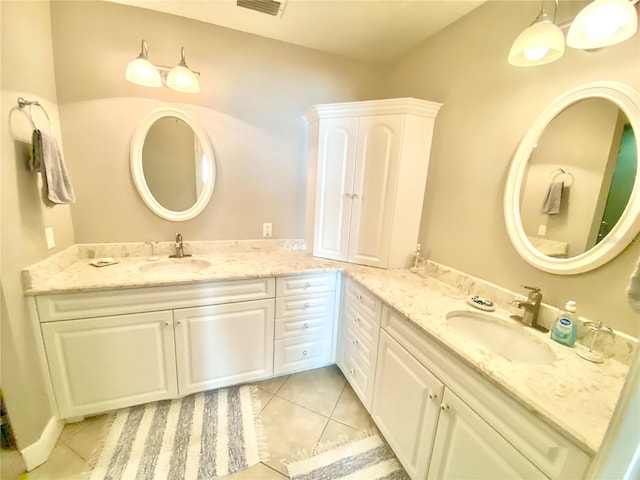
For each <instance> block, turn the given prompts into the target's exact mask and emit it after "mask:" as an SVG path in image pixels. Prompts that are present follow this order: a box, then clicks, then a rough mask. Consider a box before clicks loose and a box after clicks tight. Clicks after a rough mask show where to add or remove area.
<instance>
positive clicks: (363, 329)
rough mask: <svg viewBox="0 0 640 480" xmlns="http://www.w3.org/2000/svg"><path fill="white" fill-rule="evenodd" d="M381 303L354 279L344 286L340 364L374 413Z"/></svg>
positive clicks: (345, 374) (365, 404)
mask: <svg viewBox="0 0 640 480" xmlns="http://www.w3.org/2000/svg"><path fill="white" fill-rule="evenodd" d="M381 313H382V302H381V301H380V300H378V299H377V298H376V297H375V296H374V295H372V294H371V293H369V292H368V291H367V290H366V289H364V288H363V287H361V286H360V285H359V284H358V283H356V282H355V281H353V280H351V279H348V280H347V281H346V283H345V288H344V305H343V310H342V323H341V325H342V326H341V347H340V353H339V355H338V366H339V367H340V368H341V370H342V373H343V374H344V376H345V377H346V378H347V380H348V381H349V383H350V384H351V386H352V387H353V390H354V391H355V392H356V394H357V395H358V397H359V398H360V401H361V402H362V404H363V405H364V406H365V408H366V409H367V411H369V412H371V400H372V398H373V380H374V376H375V372H376V358H377V355H378V339H379V337H380V316H381Z"/></svg>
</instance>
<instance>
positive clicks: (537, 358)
mask: <svg viewBox="0 0 640 480" xmlns="http://www.w3.org/2000/svg"><path fill="white" fill-rule="evenodd" d="M447 322H448V323H449V326H450V327H451V328H452V329H453V330H454V331H455V332H456V333H457V334H459V335H462V336H464V337H467V338H468V339H470V340H472V341H474V342H475V343H477V344H478V345H480V346H481V347H483V348H485V349H487V350H489V351H491V352H493V353H496V354H498V355H500V356H501V357H504V358H506V359H507V360H511V361H513V362H519V363H533V364H539V365H550V364H552V363H553V362H554V361H555V359H556V356H555V354H554V353H553V351H552V350H551V348H550V347H549V346H548V345H546V344H545V343H544V341H542V340H541V339H538V338H536V337H535V336H534V335H533V334H532V333H529V332H527V330H526V329H525V327H523V326H522V325H520V324H519V323H517V322H515V321H514V320H507V319H504V318H502V317H499V316H497V315H492V314H489V313H484V312H473V311H468V310H456V311H453V312H449V313H448V314H447Z"/></svg>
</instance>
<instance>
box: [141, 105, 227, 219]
mask: <svg viewBox="0 0 640 480" xmlns="http://www.w3.org/2000/svg"><path fill="white" fill-rule="evenodd" d="M131 174H132V176H133V182H134V184H135V186H136V189H137V190H138V193H139V194H140V196H141V198H142V200H143V201H144V203H145V204H146V205H147V206H148V207H149V208H150V209H151V211H152V212H154V213H155V214H157V215H159V216H160V217H162V218H164V219H167V220H173V221H185V220H190V219H192V218H194V217H195V216H197V215H198V214H200V213H201V212H202V210H204V208H205V207H206V206H207V204H208V203H209V200H210V199H211V195H212V194H213V189H214V186H215V179H216V167H215V159H214V155H213V148H212V147H211V143H210V141H209V138H208V136H207V134H206V132H205V130H204V129H203V128H202V126H201V125H200V124H199V123H198V122H197V121H196V120H195V119H193V117H191V116H190V115H188V114H187V113H186V112H184V111H182V110H180V109H177V108H174V107H162V108H158V109H156V110H154V111H152V112H151V113H150V114H149V115H147V117H145V118H144V119H143V121H142V122H141V123H140V125H139V126H138V128H137V129H136V131H135V132H134V135H133V140H132V142H131Z"/></svg>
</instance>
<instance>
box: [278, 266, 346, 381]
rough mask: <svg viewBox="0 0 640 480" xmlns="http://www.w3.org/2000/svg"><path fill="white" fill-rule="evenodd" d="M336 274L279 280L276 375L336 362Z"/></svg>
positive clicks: (315, 274)
mask: <svg viewBox="0 0 640 480" xmlns="http://www.w3.org/2000/svg"><path fill="white" fill-rule="evenodd" d="M335 291H336V273H335V272H322V273H314V274H306V275H292V276H287V277H279V278H277V279H276V297H277V298H276V323H275V351H274V375H283V374H285V373H292V372H297V371H300V370H308V369H310V368H316V367H320V366H324V365H329V364H330V363H332V362H333V354H332V352H333V331H334V319H335V308H336V303H335V298H336V294H335Z"/></svg>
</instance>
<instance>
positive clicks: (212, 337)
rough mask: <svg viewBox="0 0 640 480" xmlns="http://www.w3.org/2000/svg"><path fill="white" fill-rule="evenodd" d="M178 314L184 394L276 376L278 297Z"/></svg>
mask: <svg viewBox="0 0 640 480" xmlns="http://www.w3.org/2000/svg"><path fill="white" fill-rule="evenodd" d="M173 314H174V324H175V336H176V361H177V368H178V388H179V391H180V395H186V394H189V393H194V392H200V391H203V390H209V389H212V388H219V387H225V386H228V385H234V384H238V383H242V382H249V381H252V380H257V379H261V378H265V377H269V376H271V375H272V374H273V330H274V300H273V299H269V300H256V301H252V302H239V303H230V304H226V305H216V306H211V307H198V308H185V309H181V310H175V311H174V312H173Z"/></svg>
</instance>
